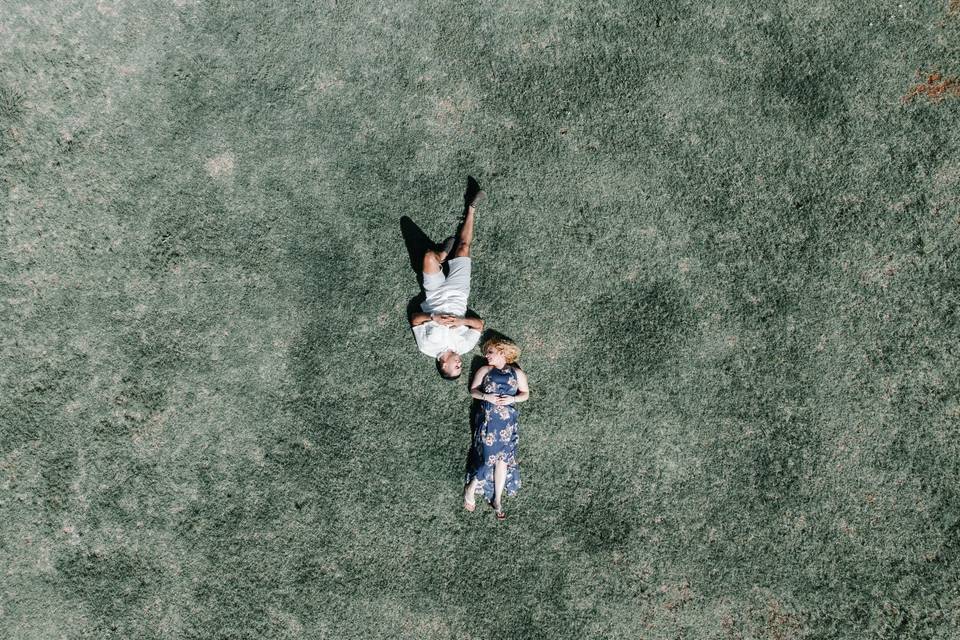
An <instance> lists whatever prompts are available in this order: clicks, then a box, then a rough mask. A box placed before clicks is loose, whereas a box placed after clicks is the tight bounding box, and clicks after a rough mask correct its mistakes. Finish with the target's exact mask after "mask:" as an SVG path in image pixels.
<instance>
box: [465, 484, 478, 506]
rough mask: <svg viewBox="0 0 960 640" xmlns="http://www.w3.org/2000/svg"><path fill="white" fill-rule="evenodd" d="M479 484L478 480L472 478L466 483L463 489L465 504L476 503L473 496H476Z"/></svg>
mask: <svg viewBox="0 0 960 640" xmlns="http://www.w3.org/2000/svg"><path fill="white" fill-rule="evenodd" d="M479 482H480V481H479V480H477V479H476V478H474V479H473V480H471V481H470V482H468V483H467V486H466V487H464V489H463V501H464V502H466V503H467V504H474V503H475V502H476V498H474V495H475V494H476V491H477V485H478V484H479Z"/></svg>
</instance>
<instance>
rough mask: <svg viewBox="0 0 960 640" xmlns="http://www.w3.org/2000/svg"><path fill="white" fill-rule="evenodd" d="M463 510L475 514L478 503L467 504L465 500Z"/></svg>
mask: <svg viewBox="0 0 960 640" xmlns="http://www.w3.org/2000/svg"><path fill="white" fill-rule="evenodd" d="M463 508H464V509H466V510H467V511H469V512H470V513H473V510H474V509H476V508H477V503H476V502H475V501H474V502H467V501H466V500H464V501H463Z"/></svg>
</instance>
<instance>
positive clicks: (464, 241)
mask: <svg viewBox="0 0 960 640" xmlns="http://www.w3.org/2000/svg"><path fill="white" fill-rule="evenodd" d="M476 213H477V208H476V207H467V213H466V214H465V215H464V216H463V224H461V225H460V230H459V231H458V232H457V248H456V249H455V250H454V252H453V257H454V258H469V257H470V243H471V242H473V218H474V215H475V214H476Z"/></svg>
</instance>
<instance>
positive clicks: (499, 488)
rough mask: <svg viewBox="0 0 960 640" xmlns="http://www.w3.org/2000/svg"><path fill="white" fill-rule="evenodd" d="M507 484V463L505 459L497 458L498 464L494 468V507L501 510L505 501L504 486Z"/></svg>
mask: <svg viewBox="0 0 960 640" xmlns="http://www.w3.org/2000/svg"><path fill="white" fill-rule="evenodd" d="M506 484H507V463H506V462H504V461H503V460H497V466H496V467H494V469H493V507H494V508H495V509H496V510H497V511H500V510H501V509H502V508H503V503H502V502H501V501H500V500H501V499H502V498H503V487H504V485H506Z"/></svg>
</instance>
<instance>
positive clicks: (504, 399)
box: [493, 394, 516, 407]
mask: <svg viewBox="0 0 960 640" xmlns="http://www.w3.org/2000/svg"><path fill="white" fill-rule="evenodd" d="M515 401H516V398H514V397H513V396H506V395H502V394H501V395H498V396H494V400H493V404H495V405H497V406H499V407H503V406H506V405H508V404H513V403H514V402H515Z"/></svg>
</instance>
